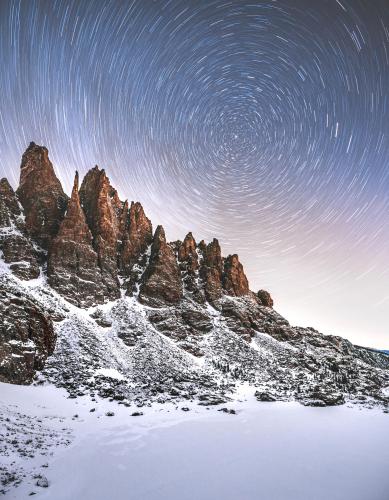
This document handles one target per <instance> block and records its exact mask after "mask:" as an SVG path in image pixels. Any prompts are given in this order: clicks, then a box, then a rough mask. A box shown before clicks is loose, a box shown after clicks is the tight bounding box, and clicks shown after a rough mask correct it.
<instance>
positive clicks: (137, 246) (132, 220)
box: [119, 202, 153, 276]
mask: <svg viewBox="0 0 389 500" xmlns="http://www.w3.org/2000/svg"><path fill="white" fill-rule="evenodd" d="M123 216H124V221H125V222H124V224H122V227H121V234H122V236H121V239H122V245H121V248H120V259H119V261H120V268H121V271H122V272H123V274H124V275H125V276H128V275H129V274H130V273H131V271H132V268H133V266H134V265H135V264H136V263H137V262H138V260H139V258H140V257H141V255H142V254H143V253H144V252H145V251H146V250H147V247H148V246H149V245H150V244H151V242H152V239H153V228H152V224H151V222H150V220H149V219H148V218H147V217H146V214H145V212H144V210H143V207H142V205H141V204H140V203H139V202H136V203H134V202H132V203H131V207H130V210H129V211H128V204H127V202H126V203H125V206H124V209H123Z"/></svg>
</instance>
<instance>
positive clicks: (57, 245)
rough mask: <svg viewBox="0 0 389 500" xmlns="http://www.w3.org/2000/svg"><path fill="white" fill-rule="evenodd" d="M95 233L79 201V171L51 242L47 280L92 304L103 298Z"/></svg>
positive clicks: (77, 300)
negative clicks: (64, 211)
mask: <svg viewBox="0 0 389 500" xmlns="http://www.w3.org/2000/svg"><path fill="white" fill-rule="evenodd" d="M97 261H98V257H97V253H96V252H95V250H94V249H93V246H92V233H91V231H90V229H89V227H88V224H87V223H86V218H85V214H84V211H83V209H82V208H81V204H80V197H79V194H78V173H76V176H75V180H74V186H73V191H72V196H71V198H70V201H69V203H68V208H67V211H66V214H65V216H64V219H63V221H62V222H61V225H60V227H59V231H58V234H57V236H56V237H55V238H54V239H53V241H52V243H51V245H50V251H49V257H48V264H47V275H48V282H49V284H50V286H52V287H53V288H54V289H55V290H57V291H58V292H59V293H60V294H61V295H63V296H64V297H66V299H67V300H69V302H71V303H72V304H75V305H76V306H79V307H89V306H92V305H94V304H99V303H102V302H104V290H105V288H104V286H103V281H102V276H101V272H100V268H99V266H98V262H97Z"/></svg>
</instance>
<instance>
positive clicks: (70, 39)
mask: <svg viewBox="0 0 389 500" xmlns="http://www.w3.org/2000/svg"><path fill="white" fill-rule="evenodd" d="M0 61H1V69H0V90H1V91H0V176H7V177H8V178H9V180H10V182H11V183H12V184H13V185H14V186H16V185H17V181H18V176H19V166H20V158H21V154H22V153H23V151H24V150H25V149H26V147H27V145H28V143H29V142H30V141H32V140H33V141H35V142H37V143H38V144H43V145H46V146H47V147H48V148H49V153H50V157H51V159H52V161H53V163H54V166H55V168H56V170H57V173H58V175H59V177H60V178H61V180H62V182H63V183H64V187H65V189H66V191H67V192H69V190H70V187H71V182H72V178H73V175H74V170H75V169H78V170H79V171H80V173H81V174H83V173H85V172H86V171H87V170H88V169H89V168H91V167H93V166H94V165H95V164H98V165H99V166H101V167H104V168H105V169H106V170H107V173H108V175H109V176H110V178H111V181H112V183H113V185H114V186H116V187H117V188H118V190H119V193H120V195H121V197H122V198H123V199H124V198H128V199H130V200H133V199H134V200H139V201H141V202H142V204H143V206H144V208H145V210H146V213H147V214H148V216H149V217H150V218H151V220H152V221H153V224H154V227H155V226H156V225H157V224H158V223H162V224H163V225H164V227H165V229H166V232H167V236H168V238H169V239H170V240H173V239H177V238H179V239H183V238H184V236H185V234H186V233H187V232H188V231H189V230H191V231H192V232H193V234H194V236H195V238H196V239H197V240H198V241H199V240H200V239H202V238H204V239H206V240H210V239H211V238H213V237H217V238H218V239H219V240H220V242H221V245H222V251H223V253H224V254H225V255H227V254H228V253H234V252H236V253H238V254H239V256H240V259H241V261H242V262H243V264H244V265H245V270H246V274H247V275H248V278H249V282H250V285H251V288H252V289H253V290H257V289H258V288H266V289H268V290H270V292H271V293H272V295H273V297H274V300H275V307H276V309H277V310H278V311H279V312H281V313H282V314H284V315H285V316H286V317H287V318H288V319H289V320H290V321H291V322H292V323H294V324H300V325H304V326H305V325H310V326H314V327H315V328H317V329H319V330H321V331H323V332H324V333H332V334H339V335H343V336H345V337H347V338H349V339H350V340H352V341H353V342H355V343H360V344H365V345H370V346H376V347H381V348H388V347H389V326H388V325H389V102H388V100H389V1H388V0H386V1H385V0H383V1H380V0H374V1H372V0H365V1H358V0H280V1H270V0H266V1H247V2H246V1H242V0H241V1H213V0H207V1H199V0H196V1H192V2H189V1H166V2H165V1H155V2H153V1H149V0H134V1H132V2H131V1H123V0H117V1H113V0H103V1H86V0H85V1H80V0H78V1H69V0H58V1H54V0H50V1H34V0H23V1H7V0H0Z"/></svg>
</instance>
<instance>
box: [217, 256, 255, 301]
mask: <svg viewBox="0 0 389 500" xmlns="http://www.w3.org/2000/svg"><path fill="white" fill-rule="evenodd" d="M223 289H224V290H225V291H226V293H227V294H228V295H235V296H238V297H239V296H241V295H248V293H249V292H250V290H249V282H248V280H247V278H246V275H245V273H244V270H243V266H242V264H241V263H240V262H239V257H238V256H237V255H236V254H233V255H229V256H228V257H227V258H226V259H225V260H224V272H223Z"/></svg>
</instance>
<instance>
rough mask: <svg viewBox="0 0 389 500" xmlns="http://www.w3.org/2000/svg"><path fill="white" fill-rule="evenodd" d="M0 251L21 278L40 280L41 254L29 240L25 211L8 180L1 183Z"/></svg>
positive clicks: (5, 260)
mask: <svg viewBox="0 0 389 500" xmlns="http://www.w3.org/2000/svg"><path fill="white" fill-rule="evenodd" d="M0 250H1V252H2V254H3V260H4V262H5V263H6V264H9V266H10V269H11V270H12V271H13V272H14V274H16V275H17V276H18V277H19V278H21V279H26V280H30V279H34V278H38V276H39V274H40V270H39V253H38V252H37V250H36V249H35V248H34V245H33V244H32V242H31V241H30V239H29V238H28V234H27V231H26V225H25V222H24V216H23V209H22V207H21V205H20V203H19V201H18V199H17V197H16V194H15V192H14V190H13V189H12V187H11V186H10V184H9V182H8V181H7V179H1V181H0Z"/></svg>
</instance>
